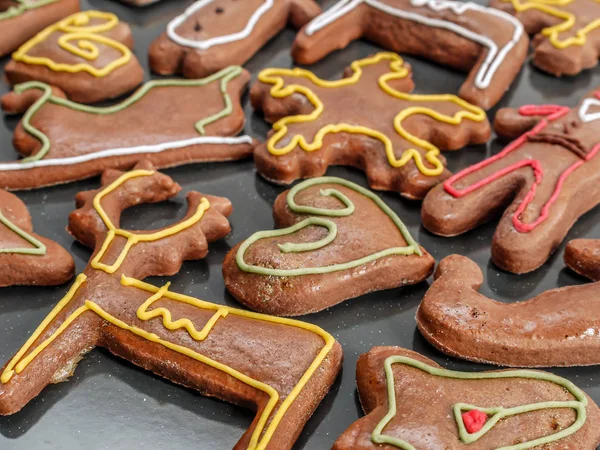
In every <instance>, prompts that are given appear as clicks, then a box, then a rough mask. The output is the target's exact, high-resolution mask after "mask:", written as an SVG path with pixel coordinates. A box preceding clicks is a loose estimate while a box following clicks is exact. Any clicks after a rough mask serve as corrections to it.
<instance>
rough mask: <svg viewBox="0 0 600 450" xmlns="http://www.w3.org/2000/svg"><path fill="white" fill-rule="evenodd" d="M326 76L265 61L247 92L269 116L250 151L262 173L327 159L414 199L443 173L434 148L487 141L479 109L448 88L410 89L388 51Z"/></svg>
mask: <svg viewBox="0 0 600 450" xmlns="http://www.w3.org/2000/svg"><path fill="white" fill-rule="evenodd" d="M345 75H346V77H345V78H342V79H341V80H337V81H326V80H322V79H320V78H318V77H317V76H316V75H314V74H313V73H312V72H309V71H307V70H303V69H293V70H289V69H265V70H263V71H262V72H260V74H259V75H258V79H259V82H258V83H256V84H255V85H254V86H253V87H252V89H251V92H250V95H251V99H252V104H253V105H254V107H255V108H256V109H259V110H262V111H264V113H265V118H266V120H267V121H269V122H271V123H273V134H272V135H271V136H270V137H269V140H268V142H267V143H266V144H264V145H261V146H258V147H257V148H256V150H255V153H254V159H255V162H256V166H257V169H258V171H259V172H260V174H261V175H263V176H264V177H265V178H267V179H268V180H271V181H273V182H276V183H280V184H290V183H291V182H293V181H294V180H296V179H298V178H313V177H318V176H322V175H323V174H324V173H325V172H326V170H327V167H328V166H329V165H348V166H353V167H357V168H360V169H362V170H364V171H365V172H366V175H367V178H368V179H369V184H370V186H371V187H372V188H374V189H382V190H393V191H397V192H399V193H400V194H402V195H403V196H405V197H408V198H416V199H421V198H423V197H424V195H425V193H426V192H427V191H428V190H429V189H431V188H432V187H433V186H435V185H436V184H437V183H439V182H440V181H442V180H444V179H445V178H447V177H448V176H449V175H450V174H449V172H448V171H447V170H446V169H445V159H444V158H443V157H442V156H440V150H439V148H440V147H441V148H443V149H448V150H455V149H459V148H461V147H463V146H465V145H467V144H481V143H484V142H486V141H487V139H488V138H489V135H490V127H489V123H488V121H487V118H486V115H485V113H484V111H483V110H481V109H480V108H478V107H476V106H473V105H471V104H469V103H467V102H465V101H464V100H462V99H460V98H458V97H456V96H454V95H415V94H409V92H411V91H412V89H413V87H414V85H413V81H412V78H411V69H410V66H409V65H407V64H405V63H404V61H403V60H402V58H400V57H399V56H398V55H396V54H395V53H378V54H377V55H375V56H373V57H370V58H366V59H362V60H358V61H355V62H353V63H352V65H351V67H350V68H349V69H347V71H346V74H345Z"/></svg>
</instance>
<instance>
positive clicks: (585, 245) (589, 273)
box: [565, 239, 600, 281]
mask: <svg viewBox="0 0 600 450" xmlns="http://www.w3.org/2000/svg"><path fill="white" fill-rule="evenodd" d="M565 264H566V265H567V266H569V269H571V270H572V271H574V272H577V273H578V274H579V275H582V276H584V277H587V278H589V279H590V280H593V281H600V240H598V239H574V240H572V241H571V242H569V243H568V244H567V248H566V249H565Z"/></svg>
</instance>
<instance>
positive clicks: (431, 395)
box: [332, 347, 600, 450]
mask: <svg viewBox="0 0 600 450" xmlns="http://www.w3.org/2000/svg"><path fill="white" fill-rule="evenodd" d="M356 384H357V386H358V394H359V397H360V403H361V405H362V407H363V409H364V411H365V414H366V416H365V417H363V418H362V419H360V420H358V421H357V422H355V423H354V424H352V426H350V428H348V430H346V431H345V432H344V433H343V434H342V436H341V437H340V438H339V439H338V440H337V441H336V442H335V444H334V445H333V448H332V450H377V449H381V450H383V449H386V450H388V449H389V450H392V449H402V450H440V449H444V450H527V449H539V450H541V449H544V450H584V449H585V450H592V449H595V448H596V446H597V445H598V444H600V429H599V428H598V426H597V425H598V421H599V420H600V410H599V409H598V406H597V405H596V404H595V403H594V402H593V401H592V400H591V399H590V398H589V397H588V396H587V395H586V394H585V393H584V392H583V391H582V390H581V389H579V388H578V387H577V386H575V385H574V384H573V383H572V382H571V381H569V380H567V379H565V378H561V377H559V376H556V375H553V374H551V373H547V372H539V371H533V370H501V371H495V372H457V371H453V370H447V369H444V368H442V367H440V366H439V365H438V364H436V363H435V362H433V361H432V360H430V359H428V358H426V357H424V356H422V355H420V354H418V353H415V352H413V351H410V350H406V349H403V348H399V347H375V348H373V349H371V350H370V351H369V352H368V353H366V354H364V355H361V356H360V358H359V359H358V363H357V366H356Z"/></svg>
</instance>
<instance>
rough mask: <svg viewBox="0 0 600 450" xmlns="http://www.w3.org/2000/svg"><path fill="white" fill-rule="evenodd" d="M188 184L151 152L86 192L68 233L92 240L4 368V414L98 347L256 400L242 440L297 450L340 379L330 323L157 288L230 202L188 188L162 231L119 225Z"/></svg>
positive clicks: (200, 246) (209, 237) (212, 230)
mask: <svg viewBox="0 0 600 450" xmlns="http://www.w3.org/2000/svg"><path fill="white" fill-rule="evenodd" d="M180 189H181V188H180V187H179V186H178V185H177V184H176V183H175V182H174V181H173V180H172V179H171V178H169V177H168V176H166V175H163V174H160V173H158V172H156V171H155V170H154V168H153V167H152V166H151V165H150V164H149V163H146V162H142V163H140V164H138V166H137V167H136V168H135V170H133V171H131V172H127V173H122V172H118V171H107V172H106V173H105V174H104V176H103V178H102V187H101V188H100V189H99V190H96V191H89V192H83V193H80V194H79V195H78V196H77V206H78V207H79V209H78V210H76V211H75V212H73V213H72V214H71V216H70V218H69V231H70V232H71V233H72V234H73V235H74V236H75V237H76V238H77V240H79V241H80V242H82V243H83V244H85V245H87V246H89V247H91V248H93V249H94V254H93V257H92V259H91V261H90V263H89V265H88V266H87V268H86V269H85V270H84V272H83V273H82V274H81V275H79V276H78V277H77V280H76V282H75V284H74V285H73V286H72V287H71V289H70V290H69V291H68V293H67V294H66V295H65V297H64V298H63V299H62V300H61V301H60V302H59V303H58V304H57V306H56V307H55V308H54V309H53V310H52V312H51V313H50V315H49V316H48V317H47V318H46V319H45V320H44V321H43V322H42V323H41V324H40V326H39V327H38V329H37V330H36V331H34V332H33V334H32V335H31V338H30V339H29V340H28V341H27V342H26V343H25V345H24V346H23V347H22V348H21V349H20V350H19V351H18V353H17V354H16V355H15V357H14V358H12V359H11V360H10V361H9V362H8V363H7V365H5V366H4V369H3V371H2V374H1V376H0V381H1V384H0V414H13V413H16V412H17V411H19V410H20V409H21V408H22V407H23V406H24V405H25V404H26V403H27V402H28V401H30V400H31V399H32V398H33V397H35V396H36V395H38V394H39V393H40V392H41V391H42V389H43V388H44V387H46V386H47V385H48V384H50V383H56V382H59V381H63V380H65V379H66V378H67V377H69V376H70V375H71V374H72V373H73V371H74V370H75V366H76V364H77V362H78V361H79V360H80V359H81V358H82V357H83V355H85V354H86V353H87V352H89V351H90V350H91V349H93V348H94V347H96V346H101V347H105V348H107V349H108V350H110V351H111V352H112V353H114V354H115V355H118V356H121V357H123V358H126V359H127V360H129V361H131V362H132V363H134V364H136V365H138V366H140V367H142V368H145V369H147V370H150V371H152V372H154V373H156V374H158V375H160V376H162V377H164V378H167V379H169V380H171V381H173V382H174V383H177V384H181V385H184V386H187V387H189V388H192V389H196V390H198V391H199V392H201V393H202V394H205V395H208V396H211V397H217V398H220V399H222V400H225V401H228V402H232V403H235V404H240V405H243V406H245V407H248V406H250V407H252V408H253V409H255V410H256V411H257V415H256V419H255V420H254V421H253V422H252V424H251V425H250V427H249V429H248V430H247V431H246V432H245V433H244V434H243V436H242V437H241V439H240V441H239V442H238V444H237V445H236V446H235V448H236V449H237V450H241V449H253V450H264V449H269V450H282V449H291V448H292V445H293V444H294V442H295V440H296V439H297V437H298V435H299V434H300V432H301V431H302V427H303V426H304V424H305V423H306V421H307V420H308V418H309V417H310V416H311V415H312V413H313V412H314V410H315V409H316V408H317V406H318V405H319V403H320V402H321V400H322V399H323V397H324V396H325V394H326V393H327V392H328V390H329V388H330V387H331V384H332V383H333V381H334V379H335V377H336V375H337V373H338V371H339V369H340V365H341V359H342V352H341V347H340V345H339V344H338V343H337V342H336V341H335V339H333V337H332V336H331V335H329V334H328V333H326V332H325V331H323V330H322V329H320V328H318V327H316V326H314V325H311V324H308V323H304V322H299V321H294V320H286V319H279V318H276V317H271V316H265V315H261V314H255V313H251V312H248V311H242V310H238V309H235V308H230V307H227V306H223V305H219V304H214V303H209V302H206V301H202V300H199V299H196V298H193V297H190V296H187V295H181V294H177V293H175V292H172V291H170V290H169V284H166V285H165V286H162V287H156V286H153V285H151V284H148V283H145V282H143V281H141V280H143V279H144V278H146V277H149V276H154V275H172V274H175V273H176V272H178V271H179V269H180V267H181V264H182V262H183V261H185V260H196V259H200V258H203V257H204V256H206V254H207V251H208V243H209V242H212V241H215V240H217V239H221V238H223V237H224V236H225V235H227V234H228V233H229V231H230V225H229V222H228V220H227V219H226V216H228V215H229V214H230V213H231V210H232V207H231V203H230V202H229V200H227V199H225V198H221V197H214V196H210V195H203V194H200V193H198V192H190V193H189V194H188V212H187V214H186V215H185V217H184V218H183V219H182V220H181V221H180V222H178V223H176V224H174V225H172V226H169V227H166V228H163V229H160V230H156V231H128V230H123V229H121V228H120V227H119V219H120V215H121V212H122V211H123V210H124V209H126V208H128V207H131V206H134V205H139V204H142V203H151V202H160V201H163V200H167V199H169V198H171V197H173V196H174V195H175V194H177V193H178V192H179V190H180Z"/></svg>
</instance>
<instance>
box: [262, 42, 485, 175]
mask: <svg viewBox="0 0 600 450" xmlns="http://www.w3.org/2000/svg"><path fill="white" fill-rule="evenodd" d="M382 60H388V61H390V70H391V72H390V73H388V74H385V75H382V76H381V77H380V78H379V80H378V84H379V87H380V88H381V89H382V90H383V91H384V92H386V93H387V94H389V95H390V96H391V97H394V98H397V99H399V100H403V101H409V102H410V101H415V102H418V101H420V102H446V101H447V102H452V103H454V104H456V105H458V106H460V107H461V108H464V109H465V111H459V112H458V113H456V114H455V115H454V116H452V117H451V116H447V115H445V114H442V113H439V112H437V111H434V110H432V109H430V108H426V107H413V108H407V109H405V110H403V111H401V112H400V113H399V114H398V115H397V116H396V117H395V118H394V128H395V130H396V132H397V133H398V134H399V135H400V136H401V137H402V138H403V139H405V140H407V141H408V142H410V143H412V144H413V145H415V146H417V147H421V148H422V149H424V150H425V151H426V153H425V159H426V160H427V161H428V162H429V163H430V164H431V165H432V166H433V168H430V167H427V166H426V165H425V164H424V162H423V158H422V156H421V153H420V152H419V151H418V150H416V149H409V150H406V151H404V152H403V153H402V156H401V157H400V159H397V158H396V155H395V154H394V146H393V144H392V141H391V139H390V138H389V137H388V136H386V135H385V134H383V133H381V132H380V131H377V130H374V129H372V128H368V127H364V126H356V125H350V124H347V123H341V124H337V125H334V124H331V125H327V126H325V127H323V128H321V129H320V130H319V131H318V132H317V134H316V135H315V138H314V140H313V141H312V142H311V143H308V142H307V141H306V139H305V137H304V136H302V135H294V136H293V138H292V139H291V140H290V142H289V144H287V145H286V146H285V147H283V148H277V147H276V146H277V143H279V142H280V141H281V140H282V139H283V138H284V137H285V136H286V135H287V133H288V125H289V124H296V123H307V122H313V121H315V120H316V119H317V118H319V117H320V116H321V114H322V113H323V111H324V110H325V105H324V104H323V102H322V101H321V99H320V98H319V97H318V96H317V95H316V94H315V93H314V92H313V91H312V90H311V89H310V88H308V87H305V86H300V85H297V84H292V85H289V86H287V87H284V80H283V78H282V77H283V76H291V77H301V78H305V79H307V80H309V81H310V82H311V83H313V84H315V85H317V86H319V87H322V88H339V87H345V86H349V85H353V84H356V83H358V81H359V80H360V79H361V77H362V73H363V71H362V68H363V67H364V66H368V65H373V64H377V63H379V62H380V61H382ZM351 67H352V69H353V71H354V73H353V75H352V76H351V77H349V78H342V79H340V80H336V81H327V80H322V79H321V78H319V77H317V76H316V75H315V74H314V73H312V72H309V71H308V70H304V69H298V68H296V69H265V70H263V71H261V72H260V74H259V75H258V79H259V80H260V81H261V82H263V83H266V84H272V85H273V87H272V88H271V91H270V94H271V96H273V97H275V98H285V97H289V96H291V95H293V94H295V93H300V94H302V95H304V96H305V97H306V98H307V99H308V101H309V102H310V103H311V104H312V105H313V106H314V108H315V109H314V111H313V112H311V113H310V114H301V115H296V116H288V117H284V118H282V119H280V120H278V121H277V122H276V123H275V124H274V125H273V129H274V130H275V131H276V133H275V134H274V135H273V136H272V137H271V138H270V139H269V141H268V142H267V150H268V151H269V153H271V154H272V155H275V156H282V155H285V154H287V153H290V152H291V151H292V150H294V148H296V147H297V146H298V145H299V146H300V147H301V148H302V149H303V150H304V151H307V152H312V151H316V150H320V149H321V148H322V147H323V139H324V138H325V136H326V135H328V134H335V133H354V134H363V135H365V136H368V137H372V138H374V139H377V140H379V141H381V142H382V143H383V144H384V146H385V152H386V155H387V158H388V161H389V163H390V165H391V166H392V167H395V168H398V167H402V166H404V165H406V164H407V163H408V162H409V161H410V160H411V159H413V160H414V161H415V164H416V166H417V168H418V169H419V171H420V172H421V173H423V174H424V175H428V176H438V175H441V174H442V172H443V171H444V165H443V164H442V162H441V161H440V159H439V158H438V156H439V154H440V150H439V149H438V148H437V147H436V146H434V145H433V144H431V143H430V142H427V141H425V140H423V139H419V138H418V137H416V136H414V135H412V134H410V133H409V132H408V131H406V130H405V129H404V127H403V126H402V121H403V120H404V119H406V118H408V117H410V116H412V115H415V114H423V115H427V116H429V117H432V118H433V119H435V120H437V121H439V122H444V123H448V124H452V125H457V124H459V123H461V122H462V120H463V119H468V120H472V121H474V122H482V121H484V120H485V119H486V114H485V112H484V111H483V110H482V109H481V108H479V107H477V106H474V105H471V104H470V103H468V102H466V101H464V100H462V99H461V98H459V97H457V96H455V95H451V94H446V95H415V94H406V93H404V92H400V91H397V90H396V89H394V88H392V87H391V86H390V85H389V84H388V83H389V82H390V81H393V80H398V79H402V78H406V77H407V76H408V74H409V71H408V70H407V68H406V67H404V60H403V59H402V58H401V57H400V56H398V55H397V54H395V53H387V52H382V53H378V54H377V55H375V56H373V57H370V58H365V59H362V60H358V61H354V62H353V63H352V65H351Z"/></svg>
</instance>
